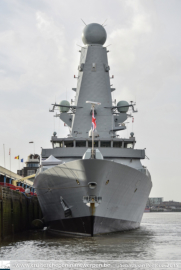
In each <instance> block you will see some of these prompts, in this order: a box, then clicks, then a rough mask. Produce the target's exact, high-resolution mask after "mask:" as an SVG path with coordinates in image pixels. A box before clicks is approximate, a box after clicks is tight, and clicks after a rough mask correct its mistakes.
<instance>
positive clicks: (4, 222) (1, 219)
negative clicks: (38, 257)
mask: <svg viewBox="0 0 181 270" xmlns="http://www.w3.org/2000/svg"><path fill="white" fill-rule="evenodd" d="M41 218H42V212H41V209H40V206H39V202H38V199H37V197H36V196H30V195H25V194H23V193H21V192H18V191H15V190H11V189H9V188H7V187H3V186H0V240H2V239H3V238H5V237H7V236H10V235H14V234H15V233H18V232H22V231H25V230H29V229H31V222H32V221H33V220H34V219H41Z"/></svg>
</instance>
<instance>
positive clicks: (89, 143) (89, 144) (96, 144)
mask: <svg viewBox="0 0 181 270" xmlns="http://www.w3.org/2000/svg"><path fill="white" fill-rule="evenodd" d="M88 147H92V141H89V142H88ZM94 147H98V141H94Z"/></svg>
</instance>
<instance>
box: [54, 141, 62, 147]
mask: <svg viewBox="0 0 181 270" xmlns="http://www.w3.org/2000/svg"><path fill="white" fill-rule="evenodd" d="M61 144H62V142H54V143H53V147H54V148H58V147H62V146H61Z"/></svg>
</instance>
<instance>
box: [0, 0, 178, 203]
mask: <svg viewBox="0 0 181 270" xmlns="http://www.w3.org/2000/svg"><path fill="white" fill-rule="evenodd" d="M81 18H82V19H83V20H84V21H85V22H86V23H87V24H88V23H92V22H96V23H101V24H102V23H103V22H104V21H105V20H106V19H107V21H106V27H105V28H106V31H107V35H108V38H107V42H106V44H105V45H109V44H111V46H110V47H109V50H110V52H109V54H108V57H109V65H110V67H111V70H110V71H111V73H110V74H111V75H114V76H115V79H114V80H112V82H113V87H115V88H116V91H115V92H114V94H113V98H114V99H116V100H117V101H119V100H127V101H131V100H134V101H136V103H137V106H136V107H137V109H138V113H137V114H135V115H134V119H135V121H134V125H133V130H134V132H135V136H136V139H137V144H136V148H138V149H143V148H146V154H147V156H148V157H149V159H150V160H145V161H143V164H144V165H146V166H147V167H148V169H149V171H150V173H151V175H152V181H153V188H152V191H151V195H150V196H152V197H157V196H158V197H164V199H165V200H172V199H173V200H177V201H181V195H180V190H181V176H180V175H181V174H180V167H181V164H180V163H181V158H180V156H181V142H180V137H181V135H180V132H181V124H180V123H181V108H180V103H181V30H180V29H181V1H180V0H172V1H171V0H146V1H145V0H143V1H141V0H114V1H112V0H99V1H97V0H91V1H86V0H78V1H75V0H66V1H65V0H51V1H49V0H27V1H24V0H1V1H0V141H1V146H0V165H1V166H4V156H3V144H5V154H6V157H5V165H6V167H7V168H8V169H9V168H10V159H9V155H8V154H9V148H11V152H12V161H11V164H12V165H11V168H12V170H13V171H15V172H16V170H17V169H18V168H19V163H18V161H17V160H15V159H14V157H15V156H17V155H20V158H24V159H26V158H27V156H28V155H29V154H30V153H33V151H34V150H33V145H32V144H29V141H34V142H35V150H36V153H38V154H40V147H43V148H50V147H51V144H50V138H51V135H52V133H53V131H54V129H55V130H56V131H57V133H58V136H60V137H63V136H66V135H67V134H68V128H67V127H64V126H63V123H62V122H61V121H60V120H59V119H58V118H54V117H53V113H49V108H50V107H51V106H50V104H51V103H53V102H55V101H56V102H60V101H61V100H62V99H68V100H70V99H71V98H74V96H75V92H73V91H72V90H71V89H72V88H73V87H76V82H77V81H76V80H75V79H73V76H74V74H75V75H76V74H77V66H78V62H79V57H80V53H79V52H78V50H79V47H78V46H77V45H76V44H79V45H82V40H81V34H82V29H83V28H84V24H83V23H82V21H81V20H80V19H81ZM131 131H132V124H131V123H130V124H128V130H126V131H123V132H120V136H122V137H127V136H128V135H129V133H130V132H131ZM21 166H22V164H21Z"/></svg>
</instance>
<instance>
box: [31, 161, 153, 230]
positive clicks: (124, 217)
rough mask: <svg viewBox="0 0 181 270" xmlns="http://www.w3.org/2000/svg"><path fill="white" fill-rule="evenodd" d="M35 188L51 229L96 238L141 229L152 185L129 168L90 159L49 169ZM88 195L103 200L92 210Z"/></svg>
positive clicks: (38, 177)
mask: <svg viewBox="0 0 181 270" xmlns="http://www.w3.org/2000/svg"><path fill="white" fill-rule="evenodd" d="M108 180H109V181H108ZM89 182H96V183H97V186H96V188H95V189H90V188H89V187H88V183H89ZM34 186H35V188H36V191H37V194H38V199H39V202H40V205H41V209H42V212H43V215H44V220H45V222H46V223H47V224H48V225H49V228H50V229H54V230H57V231H64V232H72V233H85V234H90V235H95V234H100V233H107V232H114V231H121V230H129V229H133V228H137V227H139V225H140V222H141V218H142V215H143V212H144V208H145V205H146V201H147V198H148V196H149V193H150V190H151V187H152V182H151V179H150V177H149V176H147V175H146V174H144V173H142V172H140V171H138V170H136V169H133V168H131V167H129V166H125V165H122V164H119V163H116V162H112V161H108V160H92V159H88V160H75V161H71V162H68V163H65V164H62V165H58V166H55V167H53V168H51V169H48V170H46V171H44V172H42V173H40V174H39V175H38V176H37V177H36V179H35V182H34ZM84 196H97V197H101V198H102V201H101V203H100V204H97V205H96V204H94V207H93V208H92V207H88V206H87V205H86V203H84V202H83V197H84ZM61 198H62V199H61ZM62 200H63V204H64V205H62ZM67 213H68V214H67Z"/></svg>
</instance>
